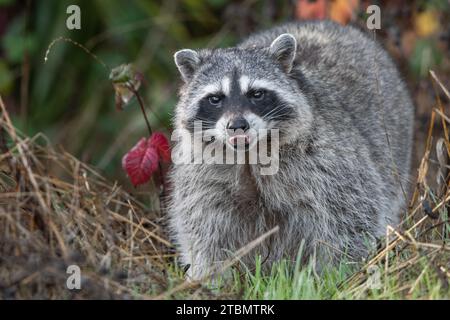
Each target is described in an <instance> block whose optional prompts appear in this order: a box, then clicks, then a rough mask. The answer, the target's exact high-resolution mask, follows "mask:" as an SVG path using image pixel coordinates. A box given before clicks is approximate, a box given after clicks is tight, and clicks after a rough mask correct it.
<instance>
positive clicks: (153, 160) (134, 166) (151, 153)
mask: <svg viewBox="0 0 450 320" xmlns="http://www.w3.org/2000/svg"><path fill="white" fill-rule="evenodd" d="M149 141H150V139H149V140H147V139H145V138H142V139H141V140H140V141H139V142H138V143H137V144H136V145H135V146H134V147H133V148H132V149H131V150H130V151H128V153H127V154H126V155H125V156H124V157H123V159H122V167H123V169H124V170H125V171H126V172H127V174H128V176H129V177H130V179H131V183H132V184H133V185H134V186H137V185H140V184H143V183H146V182H147V181H149V180H150V177H151V176H152V174H153V173H154V172H155V171H157V170H158V161H159V155H158V151H157V150H156V148H155V147H154V146H152V144H151V143H150V142H149Z"/></svg>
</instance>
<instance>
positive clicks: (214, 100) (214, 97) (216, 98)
mask: <svg viewBox="0 0 450 320" xmlns="http://www.w3.org/2000/svg"><path fill="white" fill-rule="evenodd" d="M222 99H223V96H221V95H218V94H213V95H211V96H209V97H208V101H209V103H210V104H212V105H214V106H217V105H218V104H219V103H220V102H221V101H222Z"/></svg>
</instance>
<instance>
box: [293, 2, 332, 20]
mask: <svg viewBox="0 0 450 320" xmlns="http://www.w3.org/2000/svg"><path fill="white" fill-rule="evenodd" d="M295 16H296V17H297V18H298V19H305V20H316V19H320V20H322V19H325V18H326V17H327V1H325V0H316V1H313V2H312V1H310V0H298V1H297V8H296V11H295Z"/></svg>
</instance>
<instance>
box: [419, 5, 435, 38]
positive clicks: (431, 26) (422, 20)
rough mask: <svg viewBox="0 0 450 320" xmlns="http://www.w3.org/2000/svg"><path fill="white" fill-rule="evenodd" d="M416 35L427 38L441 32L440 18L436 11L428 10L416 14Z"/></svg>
mask: <svg viewBox="0 0 450 320" xmlns="http://www.w3.org/2000/svg"><path fill="white" fill-rule="evenodd" d="M414 27H415V30H416V33H417V35H418V36H420V37H427V36H429V35H432V34H434V33H436V32H437V31H438V30H439V16H438V13H437V12H436V11H434V10H427V11H423V12H421V13H418V14H416V16H415V19H414Z"/></svg>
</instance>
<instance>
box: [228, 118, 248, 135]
mask: <svg viewBox="0 0 450 320" xmlns="http://www.w3.org/2000/svg"><path fill="white" fill-rule="evenodd" d="M227 129H230V130H242V131H244V132H245V131H247V130H248V129H250V124H249V123H248V121H247V120H246V119H244V118H242V117H240V118H236V119H232V120H230V121H229V122H228V124H227Z"/></svg>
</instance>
